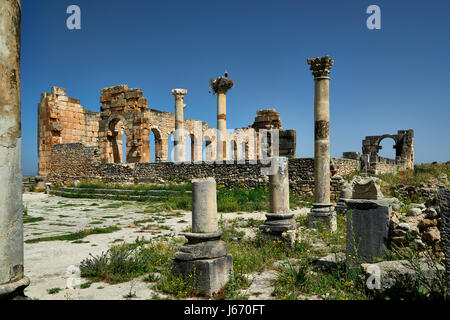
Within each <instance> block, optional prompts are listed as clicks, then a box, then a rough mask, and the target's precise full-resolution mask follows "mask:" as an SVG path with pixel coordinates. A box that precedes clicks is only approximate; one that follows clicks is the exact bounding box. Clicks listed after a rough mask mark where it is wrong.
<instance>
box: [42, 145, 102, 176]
mask: <svg viewBox="0 0 450 320" xmlns="http://www.w3.org/2000/svg"><path fill="white" fill-rule="evenodd" d="M50 161H51V172H50V174H49V175H50V176H51V177H52V179H51V181H56V180H60V181H62V180H63V179H65V177H73V176H93V175H96V172H95V164H96V163H99V162H100V156H99V151H98V148H97V147H91V146H87V145H86V144H84V143H66V144H56V145H54V146H53V148H52V152H51V156H50Z"/></svg>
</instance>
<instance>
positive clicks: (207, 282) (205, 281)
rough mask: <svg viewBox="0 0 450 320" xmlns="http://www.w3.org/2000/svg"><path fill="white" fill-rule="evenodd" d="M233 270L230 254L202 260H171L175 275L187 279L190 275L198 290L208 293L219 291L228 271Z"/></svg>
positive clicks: (228, 273) (225, 280)
mask: <svg viewBox="0 0 450 320" xmlns="http://www.w3.org/2000/svg"><path fill="white" fill-rule="evenodd" d="M232 270H233V258H232V256H231V255H226V256H224V257H220V258H215V259H203V260H177V259H174V260H173V265H172V271H173V273H174V274H175V275H182V276H183V277H185V278H186V279H189V275H192V281H194V283H195V285H196V286H197V288H198V290H199V291H204V292H205V293H206V294H208V295H212V294H213V293H217V292H219V290H220V289H221V288H222V287H223V286H225V284H226V283H227V281H228V279H229V276H230V272H231V271H232Z"/></svg>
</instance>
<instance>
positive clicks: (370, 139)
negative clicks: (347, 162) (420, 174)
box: [362, 129, 414, 172]
mask: <svg viewBox="0 0 450 320" xmlns="http://www.w3.org/2000/svg"><path fill="white" fill-rule="evenodd" d="M386 138H391V139H393V140H394V142H395V145H394V149H395V159H392V160H393V161H394V164H396V165H399V167H400V168H401V169H414V130H412V129H409V130H399V131H398V132H397V134H383V135H380V136H367V137H366V138H365V139H364V140H363V143H362V152H363V155H362V159H363V165H364V168H362V169H363V170H367V171H370V172H376V171H377V169H376V168H377V163H379V162H380V157H379V156H378V152H379V150H380V149H381V148H382V147H381V146H380V143H381V141H383V140H384V139H386Z"/></svg>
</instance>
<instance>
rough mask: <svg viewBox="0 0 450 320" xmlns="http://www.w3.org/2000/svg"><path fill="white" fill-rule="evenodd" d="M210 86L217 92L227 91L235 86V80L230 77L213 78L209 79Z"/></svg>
mask: <svg viewBox="0 0 450 320" xmlns="http://www.w3.org/2000/svg"><path fill="white" fill-rule="evenodd" d="M209 86H210V87H211V89H212V90H213V92H214V93H215V94H217V93H226V92H227V91H228V90H230V89H231V88H233V86H234V81H233V80H231V79H229V78H224V77H219V78H216V79H211V80H210V81H209Z"/></svg>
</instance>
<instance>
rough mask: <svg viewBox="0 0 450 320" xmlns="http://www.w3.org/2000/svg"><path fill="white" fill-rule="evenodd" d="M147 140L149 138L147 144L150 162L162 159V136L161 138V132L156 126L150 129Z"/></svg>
mask: <svg viewBox="0 0 450 320" xmlns="http://www.w3.org/2000/svg"><path fill="white" fill-rule="evenodd" d="M148 140H149V145H150V162H161V161H163V156H162V138H161V132H160V131H159V129H158V128H151V129H150V132H149V137H148ZM153 150H154V151H153Z"/></svg>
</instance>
